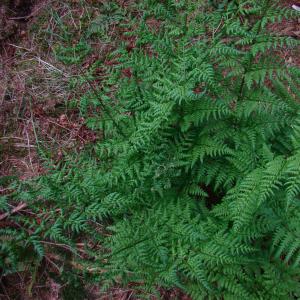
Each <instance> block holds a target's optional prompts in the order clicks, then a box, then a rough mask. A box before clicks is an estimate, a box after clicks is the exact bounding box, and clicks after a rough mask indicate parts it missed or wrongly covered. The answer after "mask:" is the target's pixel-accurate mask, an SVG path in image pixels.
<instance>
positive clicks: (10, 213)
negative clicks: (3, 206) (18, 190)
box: [0, 203, 27, 221]
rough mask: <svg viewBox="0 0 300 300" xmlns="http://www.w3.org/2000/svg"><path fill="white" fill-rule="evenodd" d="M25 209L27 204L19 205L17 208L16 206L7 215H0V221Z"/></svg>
mask: <svg viewBox="0 0 300 300" xmlns="http://www.w3.org/2000/svg"><path fill="white" fill-rule="evenodd" d="M25 207H27V203H20V204H19V205H18V206H16V207H15V208H14V209H13V210H11V211H10V212H7V213H4V214H2V215H0V221H2V220H4V219H6V218H7V217H8V216H9V215H12V214H15V213H17V212H18V211H20V210H22V209H23V208H25Z"/></svg>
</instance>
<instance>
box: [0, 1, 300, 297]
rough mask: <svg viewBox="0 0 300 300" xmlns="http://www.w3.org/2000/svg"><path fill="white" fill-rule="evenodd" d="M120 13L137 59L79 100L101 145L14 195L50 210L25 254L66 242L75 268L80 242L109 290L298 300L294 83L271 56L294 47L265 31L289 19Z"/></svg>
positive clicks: (239, 6)
mask: <svg viewBox="0 0 300 300" xmlns="http://www.w3.org/2000/svg"><path fill="white" fill-rule="evenodd" d="M225 2H228V3H225ZM136 11H138V12H142V13H136ZM127 13H128V14H129V15H130V16H131V23H130V22H127V23H126V24H125V25H124V26H127V27H128V28H129V27H130V26H131V24H133V23H134V24H135V26H133V29H132V27H131V29H132V30H131V31H129V30H128V31H127V34H128V35H129V36H132V37H133V38H134V41H135V42H134V43H135V45H134V47H133V48H132V49H128V46H127V45H126V43H124V45H121V46H120V47H119V48H118V49H117V50H116V51H115V52H114V53H112V54H111V59H117V60H118V64H114V65H113V66H111V67H110V70H109V72H110V76H109V77H108V78H106V79H105V80H104V81H103V82H102V84H103V86H102V87H101V89H100V88H99V90H98V89H93V90H91V91H90V92H89V93H87V95H86V96H85V98H84V103H85V105H90V106H91V107H94V106H96V107H97V106H99V107H101V108H103V107H104V108H105V109H102V112H101V113H100V114H95V115H94V116H93V117H90V118H89V119H88V120H87V124H88V125H89V126H90V127H91V128H93V129H95V130H101V131H102V132H103V135H104V140H103V141H101V142H99V143H98V144H97V145H96V147H95V149H94V150H93V153H94V154H93V156H92V155H91V153H90V152H87V153H86V154H85V153H83V154H82V157H81V158H80V159H79V161H76V162H70V163H66V164H65V166H64V167H63V168H61V169H59V170H54V171H53V172H52V173H51V174H50V175H48V176H45V177H42V178H40V180H39V182H38V183H37V184H36V185H35V186H33V187H31V188H30V192H26V193H23V194H22V193H21V196H22V197H27V199H28V200H27V201H29V203H33V204H32V206H34V207H35V209H36V207H37V206H43V205H46V206H47V207H49V208H48V209H45V208H44V211H43V212H41V213H40V214H41V215H44V216H46V217H45V219H44V220H43V221H42V223H41V224H31V225H30V226H32V227H33V228H34V230H35V231H34V234H32V235H30V238H31V240H30V241H32V242H33V241H34V242H35V243H36V245H34V244H33V246H35V247H36V249H37V250H38V249H39V247H38V245H42V243H39V241H40V240H41V239H43V240H44V239H46V240H51V241H56V242H60V243H64V244H66V245H70V246H69V247H70V248H71V249H73V250H74V253H75V254H74V259H76V257H77V256H76V246H75V241H76V239H78V238H80V239H81V240H82V239H85V240H86V242H87V246H86V247H87V250H86V251H87V252H88V253H89V255H90V256H89V258H88V259H86V260H85V261H82V260H81V263H82V264H86V265H91V264H92V265H96V266H98V267H99V268H100V269H101V272H99V273H97V272H96V274H95V276H96V278H97V280H99V281H100V283H101V285H103V286H105V287H106V286H110V285H112V284H114V283H116V282H117V283H118V284H126V283H128V282H136V283H139V284H140V286H139V289H140V288H141V289H142V288H144V289H145V290H148V289H150V290H152V289H155V288H156V287H157V286H162V287H168V288H169V287H175V286H176V287H179V288H181V289H182V290H184V291H185V292H186V293H188V294H189V295H190V296H191V297H192V298H193V299H264V300H265V299H297V298H299V297H300V290H299V289H300V286H299V274H300V268H299V263H300V232H299V230H300V229H299V228H300V226H299V225H300V219H299V218H300V206H299V197H298V195H299V192H300V149H299V146H300V144H299V143H300V142H299V141H300V106H299V103H298V101H299V96H300V92H299V84H300V78H299V74H300V71H299V69H298V68H297V67H295V66H292V65H287V64H286V63H285V62H284V61H283V59H282V58H281V57H280V56H279V55H278V49H280V48H281V47H288V48H293V47H296V46H298V44H299V43H298V42H297V41H296V40H294V39H293V38H289V37H283V36H280V35H278V34H276V33H272V32H270V31H269V30H268V25H269V24H270V23H272V22H280V21H281V20H282V19H283V18H292V17H294V16H295V14H296V12H293V11H292V10H290V9H285V8H282V7H281V6H280V5H279V1H269V0H259V1H258V0H253V1H247V0H239V1H224V5H223V6H222V5H221V6H218V8H212V7H211V6H210V5H209V4H208V2H207V3H206V1H191V0H182V1H175V0H168V1H152V0H147V1H142V3H140V4H136V5H135V6H134V7H133V8H132V9H131V10H130V8H128V12H127ZM151 20H152V21H153V20H155V22H151ZM153 23H155V26H153ZM136 24H138V25H136ZM37 196H38V197H39V198H40V199H44V200H43V201H42V200H39V202H37V201H36V199H37ZM18 197H20V195H19V196H18ZM49 210H50V212H49ZM24 236H26V234H24ZM33 237H35V238H33ZM30 241H29V242H28V243H30ZM88 242H89V243H90V244H91V243H92V244H93V246H92V247H91V246H90V247H89V245H90V244H89V243H88ZM5 245H6V244H4V246H2V247H4V248H5V247H6V246H5ZM72 245H73V246H72ZM95 245H96V246H95ZM42 248H43V247H42ZM39 252H40V254H41V255H43V253H42V250H41V251H39ZM79 260H80V259H79ZM86 270H88V267H86ZM87 273H88V272H87Z"/></svg>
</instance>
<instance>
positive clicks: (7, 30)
mask: <svg viewBox="0 0 300 300" xmlns="http://www.w3.org/2000/svg"><path fill="white" fill-rule="evenodd" d="M34 4H35V3H34V1H33V0H4V2H2V3H1V4H0V46H1V47H3V45H4V43H5V41H7V40H8V39H10V38H12V37H14V39H15V38H16V36H17V35H18V33H20V32H21V31H22V30H24V29H25V27H26V26H25V24H26V23H27V22H28V20H29V19H30V18H31V17H32V10H33V7H34Z"/></svg>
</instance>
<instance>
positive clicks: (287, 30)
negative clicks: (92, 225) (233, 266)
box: [0, 0, 300, 300]
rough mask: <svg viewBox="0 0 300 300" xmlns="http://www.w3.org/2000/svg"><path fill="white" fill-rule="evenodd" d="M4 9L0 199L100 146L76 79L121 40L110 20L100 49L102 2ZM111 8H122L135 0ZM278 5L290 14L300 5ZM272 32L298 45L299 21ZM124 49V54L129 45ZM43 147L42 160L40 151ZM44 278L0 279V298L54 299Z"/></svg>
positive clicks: (19, 4)
mask: <svg viewBox="0 0 300 300" xmlns="http://www.w3.org/2000/svg"><path fill="white" fill-rule="evenodd" d="M8 2H9V3H10V4H9V5H6V4H5V3H6V1H4V2H3V3H4V4H0V194H1V193H2V194H3V193H6V191H7V182H9V180H10V178H11V177H17V178H19V179H21V180H25V179H30V178H32V177H35V176H37V175H40V174H42V173H43V172H44V167H43V159H42V157H43V156H46V157H47V158H48V159H51V160H52V161H54V163H56V162H59V161H60V160H62V159H63V157H64V155H65V154H66V153H68V152H70V151H72V152H76V151H77V152H79V151H80V150H81V149H82V148H83V147H84V146H85V145H86V144H89V143H94V142H95V141H97V140H98V139H101V135H100V134H99V133H96V132H93V131H91V130H90V129H88V128H87V127H86V126H85V124H84V121H85V120H84V119H83V117H82V116H81V115H80V112H79V110H78V108H77V107H78V106H77V105H73V104H74V103H75V104H76V103H77V102H78V99H80V97H81V96H82V95H84V93H85V90H86V88H87V87H86V86H85V85H81V84H78V81H79V79H80V76H81V73H80V72H82V71H84V72H88V71H89V70H90V69H91V67H92V66H94V64H95V62H97V61H103V64H105V63H110V61H109V60H108V59H107V55H108V54H109V53H110V52H111V51H112V50H113V49H114V48H115V43H116V41H117V39H118V38H119V39H123V36H122V32H120V30H119V28H117V27H115V26H114V22H113V21H112V22H110V23H109V26H108V28H109V32H108V33H105V32H104V33H103V34H104V35H106V36H105V42H103V39H101V38H99V37H96V38H95V37H94V36H93V28H92V26H91V24H92V23H93V20H96V19H97V18H99V16H101V6H103V5H104V4H105V1H97V0H66V1H59V0H42V1H34V0H15V1H7V3H8ZM106 2H107V1H106ZM115 2H118V4H119V5H120V7H121V8H122V7H124V8H126V6H128V5H130V2H132V1H123V0H119V1H115ZM282 2H283V5H285V6H288V7H291V5H292V4H294V3H295V2H297V1H290V0H288V1H282ZM270 30H271V31H272V32H275V31H276V32H278V33H280V34H281V35H288V36H293V37H295V38H300V16H299V19H298V20H293V21H291V20H284V21H283V22H282V23H281V24H276V25H274V26H272V27H271V28H270ZM87 32H89V34H87ZM126 42H127V43H128V45H129V47H130V46H132V44H133V43H132V41H130V40H127V41H126ZM62 46H63V47H62ZM70 49H71V50H70ZM68 51H74V53H75V52H76V56H75V54H74V60H73V61H72V60H71V61H70V60H69V61H67V59H66V58H65V53H66V52H68ZM280 55H281V56H282V58H284V60H285V61H286V62H287V63H288V64H292V65H297V66H300V49H298V50H293V51H291V50H289V49H283V50H281V53H280ZM78 57H79V58H78ZM93 72H96V75H99V77H101V74H102V73H101V72H103V70H102V68H101V66H100V67H98V68H96V69H95V70H94V69H93ZM94 75H95V74H94ZM39 145H42V147H39ZM41 148H42V149H43V151H42V153H40V152H39V151H38V149H41ZM4 179H5V180H4ZM44 276H45V278H46V277H47V275H44ZM45 278H44V279H43V286H40V287H39V280H33V279H32V278H28V276H26V275H24V274H18V277H17V278H16V277H15V278H14V280H12V281H11V282H10V284H7V283H5V284H3V283H2V282H1V278H0V282H1V284H0V299H2V297H3V299H10V298H9V296H8V295H9V294H11V292H10V291H9V289H14V290H15V291H17V292H18V293H19V294H22V295H26V296H21V298H19V299H37V298H38V299H53V300H55V299H59V296H58V295H59V289H60V286H59V284H58V283H56V282H54V281H53V280H51V279H50V278H46V279H45ZM1 290H2V291H1ZM33 291H34V292H33ZM89 291H90V295H91V296H90V299H124V300H125V299H134V297H133V295H132V291H131V289H130V287H128V289H126V290H124V289H117V288H116V289H115V290H113V291H111V293H110V294H109V295H101V294H99V291H98V290H97V288H95V287H90V288H89ZM1 294H2V295H1ZM13 294H14V293H13ZM33 294H34V295H35V297H33V298H32V297H31V296H30V295H33ZM14 295H16V294H14ZM37 295H39V296H37ZM162 296H163V298H164V299H175V298H176V297H179V298H180V299H188V298H187V297H186V296H184V295H181V294H179V292H177V291H164V292H162ZM11 299H18V298H17V297H16V298H11Z"/></svg>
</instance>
